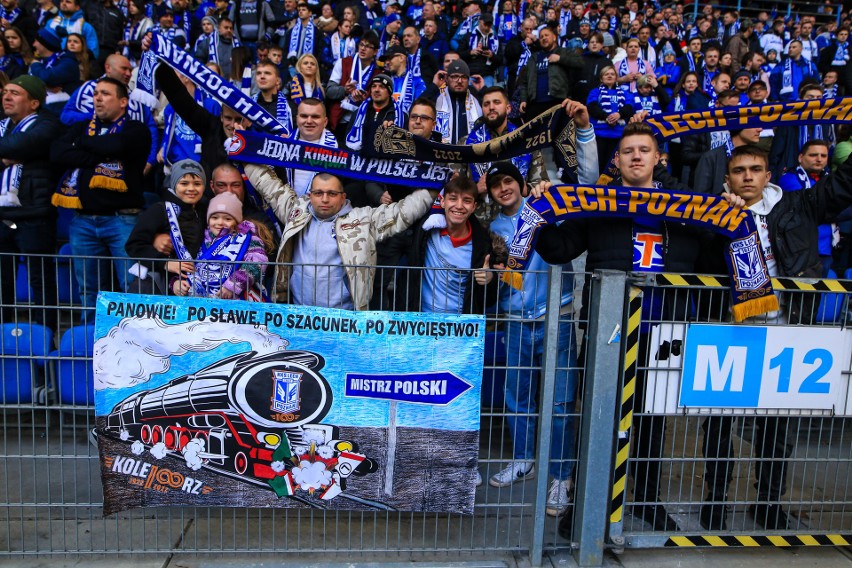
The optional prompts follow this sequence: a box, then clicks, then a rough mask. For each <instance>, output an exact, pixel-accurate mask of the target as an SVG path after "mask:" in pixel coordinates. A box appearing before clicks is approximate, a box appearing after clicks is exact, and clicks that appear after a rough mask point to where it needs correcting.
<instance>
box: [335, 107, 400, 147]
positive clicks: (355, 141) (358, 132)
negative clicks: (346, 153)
mask: <svg viewBox="0 0 852 568" xmlns="http://www.w3.org/2000/svg"><path fill="white" fill-rule="evenodd" d="M391 102H392V103H393V110H394V112H393V115H394V116H393V123H394V124H395V125H396V126H399V127H400V128H403V127H404V126H405V113H404V112H403V111H402V107H401V106H400V103H399V101H397V100H395V99H394V98H393V97H391ZM372 106H373V99H372V98H368V99H367V100H365V101H364V102H363V103H361V106H359V107H358V112H357V113H356V114H355V120H353V121H352V129H351V130H350V131H349V134H348V135H347V136H346V145H347V146H349V147H350V148H352V149H353V150H355V151H356V152H357V151H358V150H360V149H361V146H362V145H363V144H364V141H363V140H362V138H363V137H364V120H365V119H366V118H367V111H368V110H370V107H372Z"/></svg>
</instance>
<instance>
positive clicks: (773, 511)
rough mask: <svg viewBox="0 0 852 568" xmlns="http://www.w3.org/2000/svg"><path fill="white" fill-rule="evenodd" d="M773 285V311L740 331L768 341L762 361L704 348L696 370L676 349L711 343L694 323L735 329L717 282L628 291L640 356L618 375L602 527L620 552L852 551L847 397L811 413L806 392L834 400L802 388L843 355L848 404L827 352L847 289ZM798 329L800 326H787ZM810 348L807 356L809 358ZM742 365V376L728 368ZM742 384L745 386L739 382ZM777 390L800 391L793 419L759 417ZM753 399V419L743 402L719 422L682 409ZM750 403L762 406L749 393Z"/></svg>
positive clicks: (776, 414)
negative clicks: (718, 399) (778, 305)
mask: <svg viewBox="0 0 852 568" xmlns="http://www.w3.org/2000/svg"><path fill="white" fill-rule="evenodd" d="M773 286H774V288H775V290H776V291H778V292H779V293H780V294H781V297H782V313H780V314H774V315H775V316H776V317H773V318H762V319H760V318H757V320H758V321H754V322H751V321H750V322H745V323H744V324H742V325H746V326H754V328H755V329H757V330H758V333H759V334H763V335H765V337H767V338H769V339H764V341H765V352H766V354H765V358H766V363H764V361H763V358H764V353H763V351H761V352H760V353H759V354H757V355H755V353H756V348H755V345H764V344H760V343H759V342H756V343H743V344H742V348H741V349H740V348H739V347H730V348H729V349H728V351H729V352H722V350H721V349H720V350H719V351H713V352H712V354H711V355H707V353H710V352H709V351H706V350H705V351H703V353H704V355H701V353H702V352H699V355H698V359H695V358H690V357H691V356H690V353H691V352H692V353H694V352H695V347H694V348H693V350H692V351H690V350H689V348H688V347H686V348H685V345H688V342H687V343H685V338H686V334H687V333H692V335H691V337H693V338H695V339H694V342H695V343H696V344H698V342H699V340H698V339H697V338H698V337H705V335H701V336H699V335H697V334H698V333H699V332H700V330H710V331H709V332H708V334H707V335H706V336H707V337H711V336H713V335H712V334H715V333H717V331H718V330H717V328H711V327H709V326H707V325H701V324H718V323H727V322H729V321H730V317H729V316H728V308H727V306H728V295H729V292H728V290H727V282H726V281H725V280H724V279H714V278H707V277H698V276H689V275H685V276H681V275H658V276H656V277H654V276H651V277H647V278H638V277H637V278H636V279H634V280H633V283H632V287H631V288H630V290H629V293H628V295H627V297H626V301H625V304H624V305H625V321H626V322H627V324H626V327H627V329H626V335H625V337H626V338H627V343H626V345H625V351H626V352H627V353H628V354H629V353H631V352H633V351H635V353H636V357H631V356H629V355H628V356H627V357H626V359H625V360H624V363H623V366H622V382H621V384H622V393H623V396H622V407H621V422H620V425H619V428H618V430H619V441H618V449H617V453H616V463H615V465H614V472H615V473H614V481H613V503H612V514H611V526H610V536H611V541H612V542H613V543H615V544H616V545H622V544H623V545H624V546H627V547H663V546H761V545H763V546H791V545H817V544H821V545H847V544H849V543H850V542H852V534H850V533H852V494H850V491H849V475H850V468H851V467H852V431H850V427H849V425H848V422H849V421H848V418H847V417H846V416H844V414H847V415H848V412H849V411H852V408H850V409H848V410H847V408H846V406H847V404H848V402H847V400H846V398H845V396H846V395H842V396H841V397H840V398H841V399H842V400H840V402H839V403H838V404H837V405H836V406H829V407H827V408H813V406H814V404H816V406H819V404H821V403H812V402H811V403H806V399H807V396H808V393H814V394H813V395H811V396H814V395H816V396H818V395H820V394H822V393H828V392H829V390H828V389H829V386H828V384H827V383H820V384H819V385H817V386H816V387H811V390H808V387H807V386H806V385H807V384H808V382H810V383H817V382H819V381H820V378H821V377H822V376H824V375H825V373H827V372H828V367H825V366H824V365H827V364H828V362H829V359H830V358H831V356H832V354H833V353H837V352H842V353H844V354H845V355H844V356H845V359H844V360H843V361H838V362H837V365H838V366H839V368H840V371H841V372H840V373H838V376H839V377H842V379H841V385H842V388H843V393H845V392H846V389H848V384H849V377H850V361H849V350H848V348H847V347H842V349H841V343H837V345H836V346H835V345H834V342H835V341H838V342H842V341H847V340H846V339H845V338H846V337H848V333H840V330H846V327H847V315H846V314H847V308H848V306H847V300H846V298H847V296H846V295H844V294H842V292H844V291H848V290H850V289H852V283H851V282H848V281H832V280H825V281H796V280H791V279H775V280H773ZM835 292H836V293H835ZM673 307H674V308H678V307H679V308H681V310H680V313H677V311H671V310H672V308H673ZM657 308H659V309H657ZM672 314H674V317H672ZM793 323H796V324H797V325H796V327H794V328H790V327H789V326H790V325H791V324H793ZM826 330H829V332H828V333H825V332H826ZM835 331H836V333H835ZM711 332H712V333H711ZM737 337H739V336H737ZM778 337H782V338H784V337H786V338H788V339H787V340H786V341H787V343H784V342H783V341H780V340H777V339H773V338H778ZM790 337H792V339H789V338H790ZM815 342H816V344H817V345H816V348H813V349H812V348H811V347H809V346H811V344H812V343H815ZM820 342H830V343H824V344H821V343H820ZM847 342H848V341H847ZM788 344H789V345H792V346H790V347H785V346H786V345H788ZM733 345H741V344H740V343H734V344H733ZM737 349H739V350H738V351H735V350H737ZM775 351H778V352H779V353H775ZM800 352H801V353H800ZM738 354H742V355H743V359H742V361H743V364H744V365H745V367H743V368H738V367H737V365H738V364H739V363H738V362H737V361H738V360H737V359H736V357H738V356H739V355H738ZM702 357H704V359H702ZM755 357H756V358H757V359H760V360H759V361H757V359H755ZM820 357H821V358H820ZM788 359H789V362H788V361H787V360H788ZM746 360H748V362H746ZM708 361H709V362H708ZM753 361H756V362H753ZM758 363H759V364H758ZM702 365H705V366H702ZM705 371H706V373H707V374H706V375H705V374H704V373H705ZM682 374H684V378H682ZM746 375H747V377H746V378H745V383H744V384H742V383H738V382H737V377H739V378H740V380H742V379H743V376H746ZM755 376H758V377H759V379H758V380H753V379H754V377H755ZM748 377H751V379H752V380H749V378H748ZM691 380H692V381H693V382H690V381H691ZM824 380H826V381H827V380H828V379H824ZM714 381H715V382H714ZM773 381H777V384H778V388H777V393H780V394H777V393H776V394H775V396H789V392H795V389H797V388H798V389H799V391H798V393H799V394H797V395H796V396H798V397H800V399H799V400H800V404H801V406H802V409H799V408H798V407H794V408H792V409H791V408H789V406H790V405H787V408H780V407H783V406H784V404H780V403H779V404H778V406H780V407H779V408H766V406H767V405H766V404H764V402H763V401H764V400H767V399H766V398H765V397H766V396H768V395H767V394H766V393H767V392H768V393H769V394H772V393H773V392H775V391H773V390H772V388H774V387H773V386H772V385H773V384H774V383H773ZM767 384H768V385H769V386H767ZM755 385H756V386H755ZM761 385H762V386H761ZM753 388H757V389H762V390H760V391H759V392H760V397H761V401H762V402H761V406H762V407H763V408H762V409H753V408H750V406H752V404H751V403H743V404H735V405H732V406H730V407H728V408H726V409H724V410H723V411H719V410H714V411H710V410H706V409H698V408H682V407H679V406H678V405H679V404H680V403H679V402H678V397H679V396H680V397H686V396H692V393H693V391H694V392H699V391H701V392H706V395H705V396H707V397H708V398H707V399H706V400H707V401H708V402H707V403H706V404H708V406H713V405H714V404H715V403H713V402H709V401H710V398H711V397H715V396H717V395H719V393H722V394H724V395H725V396H733V397H734V398H733V399H731V400H740V399H742V400H745V399H744V398H742V397H744V396H746V395H748V396H749V397H750V396H751V395H750V394H749V389H753ZM832 388H834V387H832ZM702 389H703V391H702ZM832 392H833V391H832ZM685 393H687V394H685ZM753 394H754V395H755V397H754V400H757V398H756V397H757V394H758V391H754V393H753ZM738 397H739V398H738ZM680 400H686V399H685V398H681V399H680ZM807 400H811V399H807ZM700 404H704V402H701V401H699V402H693V403H692V406H696V405H700ZM772 404H774V403H770V406H771V405H772ZM798 404H799V402H797V403H796V405H798ZM673 406H676V407H677V408H676V409H675V408H673ZM794 406H795V405H794ZM628 433H629V436H628ZM628 440H629V448H628ZM628 449H629V451H628ZM628 477H629V479H630V484H627V483H625V481H626V480H627V478H628Z"/></svg>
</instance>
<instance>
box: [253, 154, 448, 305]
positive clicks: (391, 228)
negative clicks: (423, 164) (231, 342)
mask: <svg viewBox="0 0 852 568" xmlns="http://www.w3.org/2000/svg"><path fill="white" fill-rule="evenodd" d="M246 175H247V176H248V179H249V181H250V182H251V184H252V185H253V186H254V187H255V189H257V191H258V193H260V195H261V196H263V198H264V199H265V200H266V201H267V203H269V206H270V207H272V210H273V211H274V212H275V215H276V217H278V219H279V220H280V221H281V222H282V223H283V224H284V229H283V232H282V234H281V244H280V246H279V247H278V256H277V258H276V265H275V285H274V288H273V290H272V294H271V296H272V301H273V302H277V301H281V302H284V301H286V300H287V298H289V284H290V267H289V266H282V263H290V262H292V261H293V249H294V246H295V245H296V243H297V242H298V241H299V239H298V236H299V235H300V234H301V233H302V232H303V231H304V230H305V228H307V226H308V224H309V223H310V222H311V219H313V215H311V213H310V210H309V209H308V205H309V204H310V199H309V198H308V196H307V195H305V196H303V197H299V196H297V195H296V192H295V191H293V190H292V189H291V188H290V186H289V185H287V184H285V183H284V182H282V181H281V180H280V179H279V178H278V176H277V175H275V172H274V171H273V169H272V168H271V167H268V166H256V165H252V164H246ZM432 199H433V196H432V194H431V193H430V192H429V191H427V190H425V189H420V190H417V191H415V192H414V193H412V194H411V195H409V196H408V197H406V198H405V199H403V200H401V201H399V202H395V203H391V204H389V205H379V206H378V207H358V208H355V209H352V210H351V211H349V212H348V213H345V214H343V215H340V216H338V217H337V220H336V221H335V234H336V235H337V249H338V252H339V254H340V259H341V261H342V264H343V265H344V268H345V270H346V276H347V277H348V279H349V290H350V293H351V294H352V302H353V303H354V304H355V309H356V310H364V309H367V305H368V304H369V302H370V296H371V295H372V292H373V277H374V275H375V265H376V243H378V242H380V241H383V240H384V239H386V238H388V237H391V236H393V235H396V234H397V233H401V232H402V231H404V230H405V229H407V228H408V227H410V226H411V225H413V224H414V223H415V222H416V221H417V220H418V219H420V218H421V217H423V215H425V214H426V212H427V211H428V210H429V207H430V206H431V205H432ZM294 237H296V238H294Z"/></svg>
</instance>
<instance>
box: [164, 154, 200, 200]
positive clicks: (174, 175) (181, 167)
mask: <svg viewBox="0 0 852 568" xmlns="http://www.w3.org/2000/svg"><path fill="white" fill-rule="evenodd" d="M186 174H192V175H194V176H198V177H200V178H201V185H203V186H206V185H207V176H206V175H204V168H202V167H201V164H199V163H198V162H196V161H195V160H189V159H186V160H180V161H179V162H175V163H174V165H173V166H172V171H171V173H170V174H169V191H171V192H172V193H174V190H175V186H176V185H177V183H178V182H179V181H180V180H181V178H182V177H183V176H185V175H186Z"/></svg>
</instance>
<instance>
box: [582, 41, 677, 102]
mask: <svg viewBox="0 0 852 568" xmlns="http://www.w3.org/2000/svg"><path fill="white" fill-rule="evenodd" d="M582 58H583V69H582V71H580V78H579V81H578V83H577V86H576V87H574V98H575V99H576V100H578V101H585V100H587V99H588V98H589V93H590V92H591V90H592V89H594V88H595V87H597V86H598V85H600V84H601V80H600V77H599V76H600V72H601V69H603V68H604V67H606V66H608V65H612V60H611V59H610V58H609V57H607V56H606V54H605V53H603V52H602V51H601V52H598V53H594V52H592V51H587V52H585V53H583V55H582ZM663 108H664V109H665V107H663Z"/></svg>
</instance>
